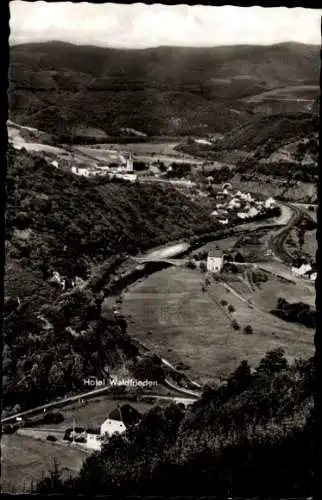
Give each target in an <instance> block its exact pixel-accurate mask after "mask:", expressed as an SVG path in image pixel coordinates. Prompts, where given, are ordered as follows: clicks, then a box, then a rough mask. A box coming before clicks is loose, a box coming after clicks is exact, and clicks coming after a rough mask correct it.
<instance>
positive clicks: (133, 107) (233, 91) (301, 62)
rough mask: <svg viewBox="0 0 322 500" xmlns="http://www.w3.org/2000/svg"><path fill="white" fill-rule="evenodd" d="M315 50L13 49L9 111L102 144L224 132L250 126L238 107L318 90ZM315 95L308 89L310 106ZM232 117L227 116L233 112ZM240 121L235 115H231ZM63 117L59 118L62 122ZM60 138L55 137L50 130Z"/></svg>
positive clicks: (292, 46) (58, 45)
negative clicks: (128, 136)
mask: <svg viewBox="0 0 322 500" xmlns="http://www.w3.org/2000/svg"><path fill="white" fill-rule="evenodd" d="M319 55H320V48H319V46H315V45H304V44H303V45H302V44H297V43H285V44H277V45H271V46H244V45H242V46H222V47H201V48H200V47H167V46H163V47H156V48H149V49H116V48H104V47H96V46H89V45H86V46H81V45H79V46H78V45H73V44H71V43H64V42H57V41H55V42H46V43H28V44H22V45H15V46H12V47H11V51H10V58H11V67H10V95H9V97H10V112H11V116H12V118H13V119H14V120H15V121H17V122H18V123H21V124H27V125H31V126H35V127H37V128H42V129H44V130H45V131H48V132H51V133H53V132H57V131H58V132H59V133H61V134H63V133H65V134H67V135H68V131H67V130H64V127H65V128H66V126H67V129H68V128H70V124H71V123H72V122H73V121H77V123H78V124H82V125H84V126H88V127H97V124H98V122H99V124H100V126H99V128H101V129H102V130H104V131H105V132H106V133H107V134H109V135H113V134H115V135H117V133H118V131H119V130H120V128H133V129H136V130H139V131H141V132H143V133H148V134H149V135H158V134H177V135H185V134H194V133H199V134H200V133H204V132H211V133H213V132H227V131H230V130H232V129H233V128H234V127H235V126H239V125H241V124H242V123H244V122H245V121H247V120H248V118H249V115H250V114H251V113H252V112H253V106H252V105H251V104H249V103H246V102H244V101H243V99H245V98H248V97H252V96H254V95H260V94H261V93H263V92H266V91H269V90H271V89H275V88H280V87H284V86H285V87H288V86H292V89H293V90H292V93H291V94H290V95H291V97H292V98H294V96H295V98H296V89H295V93H294V86H296V85H299V86H302V90H301V97H303V95H304V97H305V91H303V86H308V85H311V86H312V85H313V86H316V95H318V93H319V85H318V83H319V59H320V57H319ZM312 92H313V95H314V88H313V91H312V89H311V90H310V97H311V96H312ZM232 108H233V109H232ZM236 109H237V110H239V111H240V113H236V112H235V110H236ZM66 114H67V115H68V116H62V115H66ZM57 129H58V130H57Z"/></svg>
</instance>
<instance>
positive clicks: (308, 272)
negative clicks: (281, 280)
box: [292, 259, 317, 281]
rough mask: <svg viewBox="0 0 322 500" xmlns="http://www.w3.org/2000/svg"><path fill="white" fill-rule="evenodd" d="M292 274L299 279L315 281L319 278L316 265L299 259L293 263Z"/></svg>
mask: <svg viewBox="0 0 322 500" xmlns="http://www.w3.org/2000/svg"><path fill="white" fill-rule="evenodd" d="M292 274H293V276H295V277H297V278H306V279H309V280H311V281H315V280H316V277H317V271H316V264H314V263H312V262H311V263H310V262H307V261H306V260H305V259H299V260H298V261H296V262H293V266H292Z"/></svg>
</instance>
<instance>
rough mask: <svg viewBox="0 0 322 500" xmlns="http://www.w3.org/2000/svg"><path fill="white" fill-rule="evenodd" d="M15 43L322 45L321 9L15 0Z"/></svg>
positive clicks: (11, 10)
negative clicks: (30, 0) (289, 42)
mask: <svg viewBox="0 0 322 500" xmlns="http://www.w3.org/2000/svg"><path fill="white" fill-rule="evenodd" d="M10 12H11V20H10V28H11V36H10V43H11V44H17V43H27V42H41V41H49V40H61V41H64V42H71V43H75V44H79V45H82V44H86V45H99V46H105V47H106V46H109V47H122V48H145V47H155V46H160V45H179V46H218V45H238V44H251V45H252V44H254V45H270V44H274V43H281V42H288V41H294V42H299V43H309V44H320V43H321V14H322V9H321V10H318V9H304V8H286V7H277V8H263V7H235V6H229V5H228V6H223V7H213V6H202V5H196V6H187V5H180V4H178V5H173V6H167V5H161V4H153V5H145V4H143V3H136V4H124V5H121V4H113V3H108V4H90V3H86V2H82V3H78V4H77V3H70V2H53V3H46V2H23V1H21V0H14V1H12V2H10Z"/></svg>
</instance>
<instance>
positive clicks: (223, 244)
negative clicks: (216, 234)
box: [192, 236, 238, 255]
mask: <svg viewBox="0 0 322 500" xmlns="http://www.w3.org/2000/svg"><path fill="white" fill-rule="evenodd" d="M237 241H238V237H237V236H232V237H231V238H224V239H222V240H218V241H212V242H209V243H206V245H204V246H202V247H200V248H198V249H197V250H194V251H193V252H192V255H196V254H199V253H200V252H204V251H205V252H210V251H211V250H214V249H216V250H221V251H223V252H224V251H228V250H229V249H232V248H234V246H235V245H236V243H237Z"/></svg>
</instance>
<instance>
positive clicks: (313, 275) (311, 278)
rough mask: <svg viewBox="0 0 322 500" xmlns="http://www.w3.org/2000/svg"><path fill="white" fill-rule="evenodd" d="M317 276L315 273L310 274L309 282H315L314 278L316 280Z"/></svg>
mask: <svg viewBox="0 0 322 500" xmlns="http://www.w3.org/2000/svg"><path fill="white" fill-rule="evenodd" d="M317 275H318V274H317V273H316V272H315V273H311V274H310V280H311V281H315V280H316V278H317Z"/></svg>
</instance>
